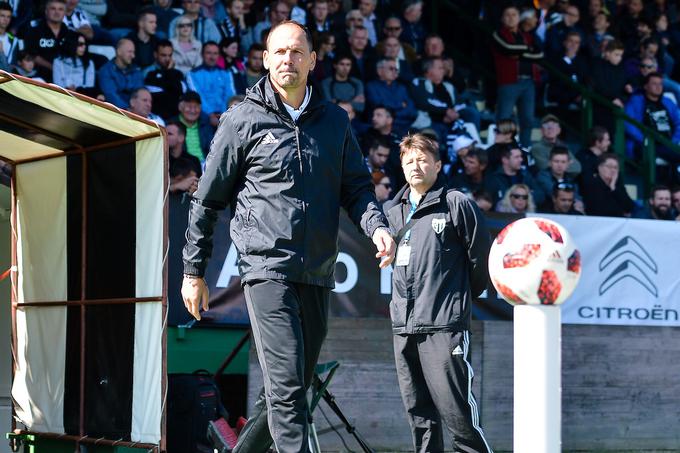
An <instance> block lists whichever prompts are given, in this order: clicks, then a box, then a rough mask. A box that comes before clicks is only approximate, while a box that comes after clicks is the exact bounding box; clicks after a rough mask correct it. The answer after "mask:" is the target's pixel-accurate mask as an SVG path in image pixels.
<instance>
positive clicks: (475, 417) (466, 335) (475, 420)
mask: <svg viewBox="0 0 680 453" xmlns="http://www.w3.org/2000/svg"><path fill="white" fill-rule="evenodd" d="M469 349H470V332H469V331H467V330H464V331H463V361H464V362H465V365H467V369H468V383H467V392H468V394H467V397H468V398H467V399H468V404H469V405H470V410H471V412H472V427H473V428H475V429H476V430H477V432H478V433H479V437H481V438H482V441H484V445H485V446H486V449H487V450H488V452H489V453H493V450H492V449H491V447H489V443H488V442H487V441H486V438H484V432H483V431H482V427H481V426H479V409H478V408H477V401H475V397H474V395H473V394H472V378H473V377H474V375H475V373H474V371H473V370H472V364H471V363H470V362H468V352H469Z"/></svg>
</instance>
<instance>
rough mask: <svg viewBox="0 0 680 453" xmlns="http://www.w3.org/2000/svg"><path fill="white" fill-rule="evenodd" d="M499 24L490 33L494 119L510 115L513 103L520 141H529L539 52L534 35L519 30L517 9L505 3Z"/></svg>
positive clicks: (523, 143)
mask: <svg viewBox="0 0 680 453" xmlns="http://www.w3.org/2000/svg"><path fill="white" fill-rule="evenodd" d="M501 22H502V26H501V28H500V30H498V31H496V32H494V34H493V38H494V46H493V49H492V51H493V56H494V62H495V65H496V80H497V82H498V104H497V106H496V118H497V120H501V119H504V118H510V117H511V116H512V111H513V109H514V107H515V105H516V106H517V113H518V116H519V126H520V142H521V143H522V145H524V146H528V145H529V144H530V143H531V127H532V125H533V121H534V100H535V98H536V86H535V85H534V83H535V82H537V81H538V79H539V73H538V66H536V65H535V64H534V61H536V60H537V59H539V58H542V57H543V53H542V52H540V51H538V50H537V49H535V45H534V38H533V36H532V35H530V34H529V33H526V32H522V31H521V30H520V29H519V10H518V9H517V7H515V6H508V7H506V8H505V9H504V10H503V16H502V17H501Z"/></svg>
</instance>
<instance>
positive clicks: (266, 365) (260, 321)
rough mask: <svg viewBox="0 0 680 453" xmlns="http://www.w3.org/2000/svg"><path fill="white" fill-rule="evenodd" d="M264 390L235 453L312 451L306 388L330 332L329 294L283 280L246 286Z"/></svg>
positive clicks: (254, 282)
mask: <svg viewBox="0 0 680 453" xmlns="http://www.w3.org/2000/svg"><path fill="white" fill-rule="evenodd" d="M243 289H244V293H245V297H246V305H247V307H248V315H249V316H250V324H251V328H252V331H253V341H254V342H255V347H256V349H257V358H258V361H259V362H260V368H261V369H262V375H263V377H264V388H263V389H262V390H261V391H260V394H259V396H258V398H257V401H256V402H255V407H254V408H253V411H252V415H251V417H250V418H249V419H248V423H247V424H246V425H245V426H244V427H243V430H242V431H241V434H240V435H239V438H238V443H237V444H236V447H235V448H234V450H233V451H234V452H237V453H238V452H243V453H261V452H266V451H267V450H268V449H269V447H270V446H271V444H272V441H273V442H274V446H275V448H276V450H277V451H278V452H279V453H300V452H307V451H308V441H307V421H308V418H309V408H308V406H307V389H308V388H309V386H310V384H311V382H312V377H313V376H314V366H315V365H316V361H317V359H318V358H319V352H320V351H321V345H322V343H323V340H324V338H325V337H326V332H327V330H328V304H329V297H330V289H329V288H323V287H320V286H311V285H303V284H299V283H292V282H288V281H284V280H256V281H250V282H247V283H246V284H245V285H244V288H243Z"/></svg>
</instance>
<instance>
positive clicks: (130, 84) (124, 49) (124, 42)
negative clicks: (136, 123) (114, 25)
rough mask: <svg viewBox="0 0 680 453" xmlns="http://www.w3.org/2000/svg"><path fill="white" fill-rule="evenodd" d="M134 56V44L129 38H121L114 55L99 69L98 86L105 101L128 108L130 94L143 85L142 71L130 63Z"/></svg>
mask: <svg viewBox="0 0 680 453" xmlns="http://www.w3.org/2000/svg"><path fill="white" fill-rule="evenodd" d="M134 58H135V45H134V44H133V43H132V41H130V40H129V39H121V40H120V41H118V46H117V47H116V57H115V58H114V59H113V60H111V61H109V62H108V63H106V64H105V65H104V66H102V67H101V68H100V69H99V87H100V88H101V90H102V93H104V96H105V97H106V101H107V102H110V103H111V104H113V105H115V106H116V107H120V108H122V109H126V108H128V106H129V105H130V95H131V94H132V92H133V91H134V90H136V89H137V88H140V87H142V86H144V75H143V74H142V71H141V70H140V69H139V68H138V67H137V66H134V65H133V64H132V60H133V59H134Z"/></svg>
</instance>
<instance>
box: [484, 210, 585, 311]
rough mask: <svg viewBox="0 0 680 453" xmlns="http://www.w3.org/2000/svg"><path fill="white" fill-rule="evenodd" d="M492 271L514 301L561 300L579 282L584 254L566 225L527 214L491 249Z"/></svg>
mask: <svg viewBox="0 0 680 453" xmlns="http://www.w3.org/2000/svg"><path fill="white" fill-rule="evenodd" d="M489 275H490V276H491V281H492V282H493V286H494V287H495V288H496V291H498V294H499V295H500V296H501V297H503V299H505V300H506V301H507V302H509V303H510V304H513V305H515V304H531V305H555V304H561V303H562V302H564V301H565V300H566V299H567V298H568V297H569V296H570V295H571V293H572V292H573V291H574V289H575V288H576V285H577V284H578V279H579V277H580V276H581V254H580V253H579V251H578V249H577V248H576V245H575V244H574V241H573V240H572V238H571V236H570V235H569V232H568V231H567V230H566V229H565V228H564V227H563V226H562V225H560V224H558V223H556V222H553V221H552V220H548V219H544V218H541V217H527V218H524V219H519V220H517V221H515V222H513V223H511V224H510V225H508V226H506V227H505V228H504V229H503V230H502V231H501V232H500V233H499V234H498V236H496V239H495V240H494V241H493V244H492V246H491V251H490V252H489Z"/></svg>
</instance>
